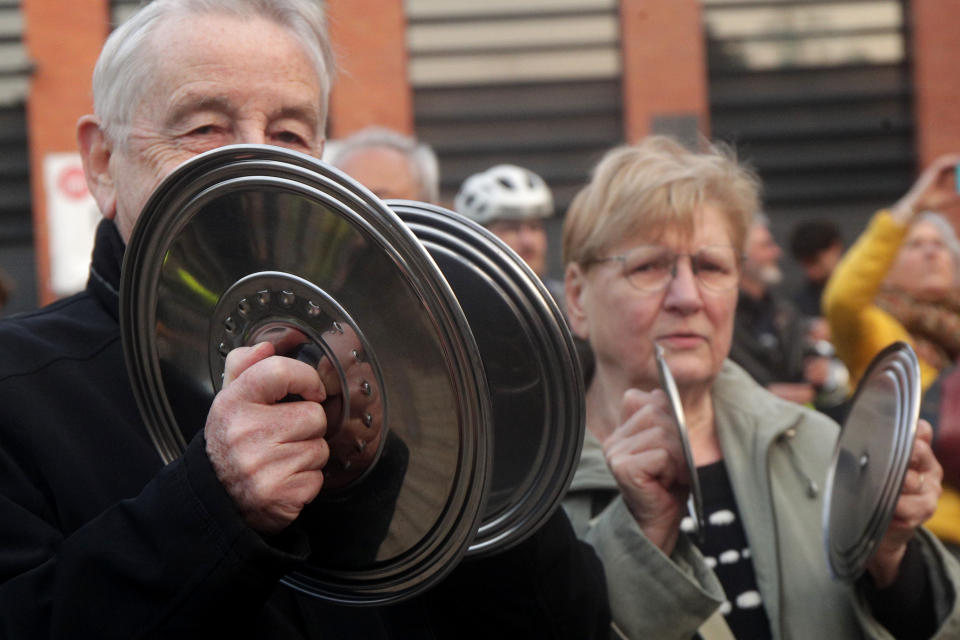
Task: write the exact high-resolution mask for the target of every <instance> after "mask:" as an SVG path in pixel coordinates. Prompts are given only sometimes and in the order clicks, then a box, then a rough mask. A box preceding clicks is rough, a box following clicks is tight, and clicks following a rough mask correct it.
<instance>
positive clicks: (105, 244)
mask: <svg viewBox="0 0 960 640" xmlns="http://www.w3.org/2000/svg"><path fill="white" fill-rule="evenodd" d="M125 249H126V246H125V245H124V243H123V239H122V238H121V237H120V232H119V231H117V225H115V224H114V223H113V220H107V219H106V218H104V219H103V220H101V221H100V224H99V225H98V226H97V233H96V239H95V241H94V244H93V258H92V260H91V262H90V276H89V278H88V279H87V291H88V292H89V293H90V295H92V296H93V297H95V298H96V299H97V300H99V301H100V304H101V305H103V307H104V308H105V309H106V310H107V312H108V313H110V315H111V316H113V319H114V320H117V321H119V315H120V270H121V266H122V265H123V253H124V250H125Z"/></svg>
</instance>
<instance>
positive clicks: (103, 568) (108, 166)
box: [0, 0, 606, 639]
mask: <svg viewBox="0 0 960 640" xmlns="http://www.w3.org/2000/svg"><path fill="white" fill-rule="evenodd" d="M330 76H331V57H330V55H329V47H328V44H327V40H326V35H325V32H324V26H323V14H322V12H321V9H320V8H319V3H316V2H314V1H313V0H271V1H270V2H266V1H264V0H154V2H152V3H150V4H147V5H146V6H145V7H144V8H143V9H141V11H140V12H139V13H137V14H136V15H134V17H133V18H131V20H130V21H129V22H127V23H126V24H124V25H123V26H122V27H120V28H119V29H117V30H116V31H115V32H114V33H113V34H112V35H111V37H110V38H109V40H108V41H107V43H106V44H105V46H104V49H103V52H102V54H101V56H100V59H99V61H98V63H97V67H96V70H95V72H94V79H93V91H94V105H95V112H96V115H91V116H86V117H84V118H82V119H81V120H80V122H79V125H78V136H79V142H80V147H81V152H82V155H83V159H84V168H85V171H86V175H87V180H88V183H89V186H90V190H91V192H92V193H93V195H94V196H95V198H96V200H97V202H98V204H99V206H100V209H101V211H102V212H103V216H104V218H105V220H104V222H103V223H101V225H100V228H99V229H98V234H97V241H96V246H95V249H94V255H93V263H92V266H91V272H90V279H89V284H88V287H87V290H86V291H85V292H83V293H81V294H78V295H76V296H74V297H72V298H68V299H66V300H63V301H60V302H58V303H56V304H54V305H52V306H50V307H48V308H46V309H42V310H40V311H39V312H37V313H35V314H31V315H27V316H20V317H18V318H15V319H10V320H5V321H3V322H2V323H0V402H2V406H3V411H2V414H0V637H3V638H41V637H43V638H135V637H137V638H139V637H145V638H147V637H148V638H161V637H162V638H167V637H170V638H173V637H175V638H193V637H203V638H226V637H230V638H249V637H254V638H281V639H282V638H343V637H351V638H388V637H389V638H420V637H429V638H438V637H454V636H460V637H463V636H464V635H467V636H470V635H473V634H474V633H476V634H478V635H481V634H482V635H484V636H485V637H487V636H492V635H494V634H496V635H515V633H519V634H522V635H524V636H526V637H537V636H541V637H555V636H557V635H558V634H559V635H566V636H568V637H571V638H579V637H590V636H591V634H594V633H596V632H597V630H598V629H600V628H603V627H604V626H605V625H606V604H605V599H604V592H603V586H602V584H603V580H602V574H601V573H600V569H599V566H598V564H597V563H596V558H595V557H593V556H592V555H590V553H589V552H586V551H585V550H584V548H583V547H581V546H579V545H578V544H577V543H576V542H575V541H574V539H573V538H572V534H571V532H570V529H569V525H568V523H567V522H566V521H565V520H564V519H563V518H562V517H555V518H554V519H552V520H551V521H550V522H549V523H548V524H547V525H545V526H544V527H543V529H541V531H539V532H537V533H536V534H535V535H534V536H532V537H531V538H530V539H528V540H527V541H525V542H523V543H522V544H520V545H518V546H517V547H515V548H514V549H511V550H509V551H507V552H506V553H504V554H501V555H500V556H493V557H490V558H485V559H483V560H479V561H472V562H465V563H463V564H461V566H460V567H458V568H457V569H456V570H455V571H454V572H453V573H452V574H451V575H450V576H449V577H448V578H447V580H446V582H444V583H443V584H441V585H440V586H439V587H436V588H434V589H433V590H431V591H429V592H427V593H425V594H422V595H421V596H418V597H416V598H413V599H412V600H409V601H406V602H403V603H401V604H399V605H394V606H390V607H380V608H372V609H356V608H348V607H342V606H338V605H336V604H332V603H329V602H324V601H321V600H317V599H313V598H311V597H308V596H305V595H303V594H299V593H297V592H294V591H293V590H291V589H288V588H286V587H284V586H282V585H280V583H279V580H280V578H281V577H282V576H283V575H284V574H285V573H287V572H288V571H290V570H291V569H293V568H295V567H296V566H297V562H298V561H300V560H302V559H304V558H305V557H306V554H307V553H308V551H309V550H308V549H305V548H304V547H305V545H306V542H305V537H304V536H303V535H297V533H298V532H297V530H296V529H297V525H296V524H295V523H294V520H295V519H296V518H297V516H298V514H299V512H300V510H301V508H302V507H303V506H304V505H305V504H307V503H309V502H310V501H311V500H312V499H313V498H314V497H315V496H316V495H317V493H318V492H319V490H320V489H321V486H322V484H323V475H322V468H323V466H324V464H325V462H326V460H327V457H328V455H329V450H328V448H327V443H326V441H325V440H324V438H323V436H324V432H325V428H326V416H325V413H324V410H323V406H322V405H321V404H320V401H321V400H322V399H323V397H324V389H323V386H322V383H321V382H320V380H319V377H318V375H317V373H316V371H315V370H314V369H313V368H311V367H309V366H308V365H305V364H304V363H302V362H299V361H297V360H294V359H291V358H282V357H278V356H275V355H273V348H272V346H271V345H269V344H262V345H258V346H257V347H253V348H246V349H236V350H234V351H233V352H231V355H230V358H229V360H228V362H227V370H226V374H225V383H224V388H223V390H222V391H221V392H220V393H219V394H218V395H217V397H216V398H215V400H214V402H213V405H212V407H211V408H210V411H209V414H208V416H207V421H206V426H205V428H204V430H203V431H202V433H200V434H198V435H197V437H195V438H194V439H193V440H192V441H191V442H190V443H189V445H188V446H187V448H186V451H185V452H184V454H183V455H182V456H181V457H180V458H179V459H177V460H176V461H174V462H172V463H171V464H169V465H167V466H165V467H164V466H162V465H161V461H160V458H159V456H158V455H157V453H156V451H155V450H154V447H153V444H152V442H151V440H150V437H149V435H148V433H147V430H146V428H145V426H144V424H143V422H142V420H141V417H140V414H139V412H138V410H137V407H136V403H135V402H134V397H133V394H132V391H131V387H130V382H129V380H128V379H127V376H126V374H125V368H124V362H123V354H122V348H121V341H120V331H119V326H118V322H117V314H118V293H117V287H118V283H119V278H120V265H121V259H122V256H123V253H124V249H125V242H126V241H127V240H128V239H129V238H130V234H131V231H132V229H133V228H134V225H135V224H136V221H137V218H138V216H139V214H140V212H141V209H142V207H143V206H144V203H145V202H146V200H147V198H148V197H149V195H150V193H151V191H152V190H153V189H154V188H155V187H156V186H157V184H158V183H159V182H160V181H161V180H162V179H163V178H164V176H166V175H167V174H169V173H170V171H171V170H173V169H174V168H175V167H176V166H177V165H178V164H180V163H181V162H183V161H185V160H187V159H189V158H191V157H192V156H194V155H196V154H198V153H201V152H203V151H206V150H209V149H213V148H215V147H218V146H222V145H227V144H231V143H265V144H271V145H278V146H283V147H287V148H290V149H295V150H297V151H301V152H304V153H309V154H312V155H315V156H319V155H320V153H321V150H322V147H323V142H324V134H323V131H324V124H325V119H326V102H327V94H328V91H329V78H330ZM288 394H298V395H299V396H301V398H302V399H303V401H302V402H290V403H278V402H277V400H278V399H281V398H284V397H286V396H287V395H288Z"/></svg>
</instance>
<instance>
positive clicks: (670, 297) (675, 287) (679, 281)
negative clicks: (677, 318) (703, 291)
mask: <svg viewBox="0 0 960 640" xmlns="http://www.w3.org/2000/svg"><path fill="white" fill-rule="evenodd" d="M702 303H703V301H702V299H701V298H700V287H699V285H698V284H697V276H696V274H695V273H694V272H693V267H692V266H691V264H690V259H689V258H688V257H686V256H680V257H678V258H677V261H676V262H674V264H673V270H672V274H671V278H670V282H668V283H667V295H666V298H665V299H664V302H663V304H664V307H666V308H670V309H674V310H677V311H680V312H682V313H690V312H693V311H696V310H698V309H699V308H700V307H701V305H702Z"/></svg>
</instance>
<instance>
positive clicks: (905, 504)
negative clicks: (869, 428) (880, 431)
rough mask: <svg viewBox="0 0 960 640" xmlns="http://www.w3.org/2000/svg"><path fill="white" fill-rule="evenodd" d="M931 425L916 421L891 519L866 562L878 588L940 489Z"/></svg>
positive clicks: (895, 568) (889, 578) (888, 580)
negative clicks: (908, 457) (913, 437)
mask: <svg viewBox="0 0 960 640" xmlns="http://www.w3.org/2000/svg"><path fill="white" fill-rule="evenodd" d="M932 441H933V429H932V428H931V427H930V423H929V422H927V421H926V420H920V422H919V424H918V425H917V438H916V440H915V441H914V444H913V452H912V453H911V455H910V467H909V468H908V469H907V477H906V478H905V479H904V481H903V488H902V489H901V490H900V498H899V499H898V500H897V506H896V510H895V511H894V514H893V520H892V521H891V522H890V526H889V527H888V528H887V533H886V534H885V535H884V537H883V539H882V540H881V541H880V544H879V545H878V546H877V550H876V552H874V554H873V557H872V558H871V559H870V561H869V562H868V563H867V571H869V572H870V575H871V576H872V577H873V582H874V584H876V586H877V587H878V588H881V589H882V588H883V587H888V586H890V585H891V584H892V583H893V582H894V580H896V578H897V573H898V572H899V570H900V561H901V560H903V555H904V553H906V550H907V542H909V541H910V538H912V537H913V534H914V532H915V531H916V530H917V527H919V526H920V525H922V524H923V523H924V522H926V521H927V520H929V519H930V516H932V515H933V512H934V511H935V510H936V508H937V500H939V499H940V493H941V491H942V489H941V486H940V482H941V480H943V468H942V467H941V466H940V463H939V462H937V459H936V457H934V455H933V449H932V448H931V447H930V443H931V442H932Z"/></svg>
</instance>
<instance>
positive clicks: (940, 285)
mask: <svg viewBox="0 0 960 640" xmlns="http://www.w3.org/2000/svg"><path fill="white" fill-rule="evenodd" d="M954 273H955V265H954V262H953V256H952V255H951V254H950V250H949V249H948V248H947V245H946V243H945V242H944V241H943V236H942V235H941V234H940V230H939V229H938V228H937V226H936V225H935V224H933V223H932V222H926V221H923V220H921V221H920V222H917V223H915V224H914V225H913V226H911V227H910V231H909V232H907V237H906V239H905V240H904V241H903V245H902V246H901V247H900V252H899V253H898V254H897V259H896V261H895V262H894V264H893V267H891V269H890V275H889V276H888V277H887V282H888V283H889V284H892V285H893V286H895V287H898V288H900V289H902V290H904V291H906V292H907V293H909V294H911V295H913V296H914V297H918V298H925V299H931V298H940V297H943V296H944V295H946V294H947V293H948V292H949V291H950V290H951V289H952V288H953V286H954Z"/></svg>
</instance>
